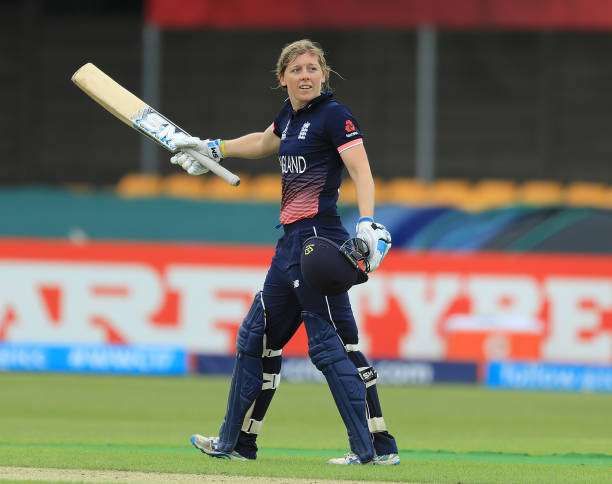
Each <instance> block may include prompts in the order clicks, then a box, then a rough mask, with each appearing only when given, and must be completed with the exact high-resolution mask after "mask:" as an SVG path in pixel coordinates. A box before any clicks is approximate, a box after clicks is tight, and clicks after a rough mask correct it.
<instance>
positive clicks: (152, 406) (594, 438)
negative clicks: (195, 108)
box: [0, 373, 612, 484]
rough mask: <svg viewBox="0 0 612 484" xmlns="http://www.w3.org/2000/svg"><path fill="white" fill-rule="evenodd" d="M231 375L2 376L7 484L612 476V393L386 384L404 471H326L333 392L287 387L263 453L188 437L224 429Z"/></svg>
mask: <svg viewBox="0 0 612 484" xmlns="http://www.w3.org/2000/svg"><path fill="white" fill-rule="evenodd" d="M228 384H229V380H228V379H225V378H203V377H199V378H195V377H186V378H147V377H143V378H136V377H108V376H72V375H34V374H10V373H8V374H7V373H0V480H2V481H7V480H9V481H14V482H17V481H23V480H28V481H30V482H33V481H36V482H40V481H52V482H58V481H72V482H75V481H79V482H83V481H96V482H111V481H113V482H116V481H123V482H144V481H147V482H172V481H174V482H250V483H263V482H265V483H268V484H273V483H292V482H295V483H299V482H302V483H306V482H308V483H313V482H321V481H336V482H337V481H395V482H413V483H415V482H436V483H529V482H533V483H566V482H567V483H569V482H584V483H606V482H607V483H612V395H601V394H600V395H595V394H565V393H535V392H514V391H492V390H487V389H483V388H480V387H476V386H473V387H472V386H433V387H391V386H382V387H381V388H380V394H381V398H382V404H383V409H384V414H385V420H386V422H387V425H388V426H389V429H390V431H391V433H393V434H394V435H395V437H396V438H397V441H398V444H399V446H400V455H401V458H402V463H401V465H399V466H391V467H381V466H346V467H344V466H330V465H328V464H326V460H327V459H328V458H330V457H335V456H340V455H342V454H344V453H345V452H347V450H348V449H347V438H346V433H345V430H344V426H343V425H342V422H341V420H340V417H339V416H338V414H337V412H336V409H335V406H334V404H333V400H332V398H331V395H330V393H329V390H328V389H327V387H326V386H324V385H319V384H297V383H283V384H282V385H281V386H280V387H279V390H278V392H277V393H276V396H275V399H274V401H273V402H272V405H271V408H270V411H269V413H268V417H267V418H266V423H265V425H264V428H263V431H262V434H261V435H260V437H259V447H260V451H259V457H258V459H257V461H255V462H236V461H222V460H217V459H211V458H209V457H207V456H205V455H203V454H201V453H200V452H198V451H197V450H196V449H194V448H193V447H191V445H190V444H189V436H190V435H191V434H193V433H201V434H205V435H206V434H209V435H211V434H216V433H217V430H218V427H219V423H220V422H221V419H222V416H223V412H224V410H225V404H226V396H227V390H228Z"/></svg>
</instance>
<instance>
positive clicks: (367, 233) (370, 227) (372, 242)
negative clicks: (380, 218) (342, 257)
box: [355, 217, 391, 272]
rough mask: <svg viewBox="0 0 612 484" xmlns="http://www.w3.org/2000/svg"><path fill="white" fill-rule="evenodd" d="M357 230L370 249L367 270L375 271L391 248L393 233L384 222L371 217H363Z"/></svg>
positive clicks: (358, 235)
mask: <svg viewBox="0 0 612 484" xmlns="http://www.w3.org/2000/svg"><path fill="white" fill-rule="evenodd" d="M355 231H356V233H357V237H359V238H360V239H362V240H363V241H364V242H365V243H366V244H367V246H368V249H370V253H369V255H368V266H369V267H367V272H374V271H375V270H376V269H378V266H380V263H381V262H382V260H383V259H384V258H385V256H386V255H387V253H388V252H389V249H391V234H390V233H389V231H388V230H387V229H386V227H385V226H384V225H383V224H378V223H375V222H374V220H373V219H372V218H371V217H361V218H360V219H359V221H358V222H357V227H355Z"/></svg>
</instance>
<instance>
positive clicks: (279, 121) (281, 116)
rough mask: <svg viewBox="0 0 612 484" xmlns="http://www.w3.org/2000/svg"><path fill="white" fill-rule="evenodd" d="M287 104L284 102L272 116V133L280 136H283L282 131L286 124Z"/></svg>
mask: <svg viewBox="0 0 612 484" xmlns="http://www.w3.org/2000/svg"><path fill="white" fill-rule="evenodd" d="M286 118H287V105H286V104H285V105H284V106H283V108H282V109H281V110H280V112H279V113H278V114H277V115H276V118H274V129H273V131H274V134H275V135H276V136H278V137H279V138H281V137H282V136H283V131H284V130H285V126H286V124H287V120H286Z"/></svg>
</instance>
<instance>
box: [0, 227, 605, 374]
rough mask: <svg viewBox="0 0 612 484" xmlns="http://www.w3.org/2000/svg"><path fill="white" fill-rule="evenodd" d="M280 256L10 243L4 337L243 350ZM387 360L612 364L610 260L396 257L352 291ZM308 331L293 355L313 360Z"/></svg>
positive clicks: (231, 249)
mask: <svg viewBox="0 0 612 484" xmlns="http://www.w3.org/2000/svg"><path fill="white" fill-rule="evenodd" d="M272 254H273V250H272V248H268V247H257V246H219V245H203V244H202V245H189V244H153V243H132V242H90V243H85V244H73V243H70V242H64V241H41V240H7V239H4V240H2V241H0V341H7V342H41V343H76V342H87V343H100V342H108V343H117V344H121V343H133V344H162V343H164V344H172V345H178V346H181V347H185V348H186V349H189V350H192V351H198V352H201V353H217V354H231V353H233V351H234V340H235V335H236V331H237V328H238V326H239V324H240V322H241V320H242V317H243V315H244V314H245V313H246V311H247V310H248V307H249V305H250V303H251V301H252V297H253V294H254V293H255V292H256V291H257V290H258V289H259V288H260V287H261V284H262V283H263V280H264V277H265V273H266V270H267V267H268V264H269V262H270V259H271V257H272ZM350 297H351V301H352V304H353V310H354V313H355V317H356V320H357V322H358V325H359V327H360V335H361V342H360V344H361V346H362V349H363V350H364V351H365V352H367V353H368V354H369V355H370V356H372V357H375V358H415V359H420V358H424V359H437V360H454V361H457V360H479V361H484V360H490V359H496V360H499V359H521V360H524V359H528V360H538V361H540V360H541V361H555V362H584V363H610V362H612V257H592V256H570V255H524V254H494V253H484V254H483V253H471V254H467V253H411V252H402V251H399V250H396V251H393V252H392V253H391V254H390V255H389V257H388V258H387V260H385V263H384V264H383V266H382V267H381V269H379V270H378V271H377V272H376V273H375V274H373V275H372V277H371V278H370V281H368V282H367V283H366V284H363V285H360V286H356V287H354V288H353V289H351V291H350ZM306 352H307V348H306V338H305V335H304V333H303V331H300V332H299V333H298V334H297V335H296V336H295V337H294V339H293V340H292V341H291V342H290V343H289V345H288V346H287V348H286V351H285V354H287V355H305V354H306Z"/></svg>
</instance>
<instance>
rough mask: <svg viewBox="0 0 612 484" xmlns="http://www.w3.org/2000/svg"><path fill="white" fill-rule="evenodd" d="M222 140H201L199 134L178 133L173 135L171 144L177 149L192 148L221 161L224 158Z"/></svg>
mask: <svg viewBox="0 0 612 484" xmlns="http://www.w3.org/2000/svg"><path fill="white" fill-rule="evenodd" d="M221 143H222V141H221V140H220V139H205V140H201V139H200V138H198V137H197V136H187V135H186V134H185V133H176V134H175V135H174V136H173V137H172V141H171V144H172V145H174V147H175V148H176V149H177V150H183V149H185V148H190V149H192V150H195V151H197V152H199V153H202V154H203V155H204V156H208V157H209V158H210V159H212V160H215V161H216V162H217V163H219V162H220V161H221V160H222V159H223V150H222V149H221Z"/></svg>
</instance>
